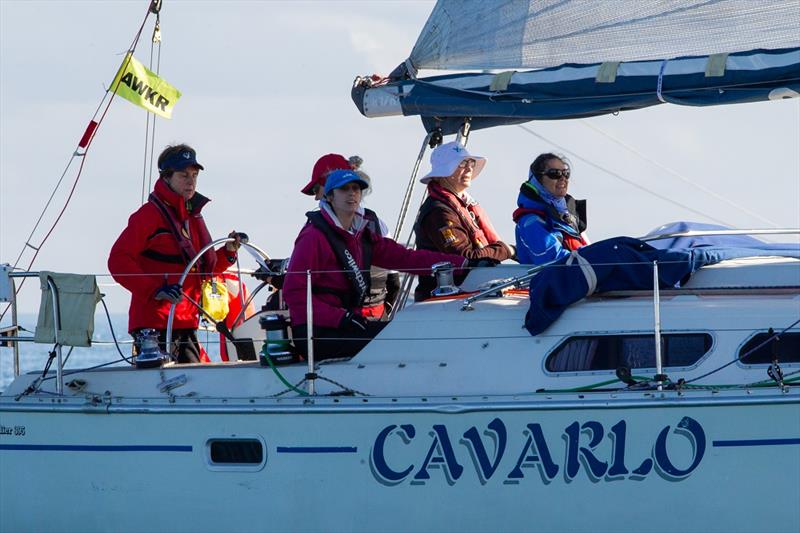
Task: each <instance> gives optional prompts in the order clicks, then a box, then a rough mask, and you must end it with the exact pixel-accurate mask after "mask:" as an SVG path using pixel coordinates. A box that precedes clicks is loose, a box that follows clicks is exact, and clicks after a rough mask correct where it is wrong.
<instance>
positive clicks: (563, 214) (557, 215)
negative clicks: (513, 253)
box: [514, 153, 587, 265]
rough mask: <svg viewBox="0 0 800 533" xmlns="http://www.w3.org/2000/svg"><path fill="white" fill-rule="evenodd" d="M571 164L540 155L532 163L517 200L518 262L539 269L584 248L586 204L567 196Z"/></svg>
mask: <svg viewBox="0 0 800 533" xmlns="http://www.w3.org/2000/svg"><path fill="white" fill-rule="evenodd" d="M569 179H570V164H569V160H568V159H567V158H566V157H564V156H559V155H555V154H552V153H546V154H541V155H540V156H539V157H537V158H536V159H535V160H534V161H533V163H531V168H530V173H529V174H528V181H526V182H525V183H523V184H522V186H521V187H520V191H519V197H518V198H517V206H518V207H517V210H516V211H514V222H516V224H517V229H516V236H517V258H518V259H519V262H520V263H523V264H532V265H541V264H544V263H548V262H550V261H553V260H556V259H560V258H562V257H564V256H566V255H568V254H569V253H570V252H571V251H572V250H577V249H578V248H580V247H581V246H584V245H586V244H587V243H586V239H585V238H584V237H583V235H582V234H583V232H584V231H585V230H586V200H576V199H574V198H573V197H572V196H570V195H569V194H567V189H568V188H569Z"/></svg>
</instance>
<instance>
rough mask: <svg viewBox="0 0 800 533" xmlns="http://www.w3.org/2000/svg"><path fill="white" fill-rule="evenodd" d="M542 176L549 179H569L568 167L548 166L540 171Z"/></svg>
mask: <svg viewBox="0 0 800 533" xmlns="http://www.w3.org/2000/svg"><path fill="white" fill-rule="evenodd" d="M542 176H547V177H548V178H550V179H551V180H557V179H560V178H564V179H567V180H568V179H569V169H568V168H564V169H561V168H548V169H547V170H545V171H544V172H542Z"/></svg>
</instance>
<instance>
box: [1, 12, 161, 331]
mask: <svg viewBox="0 0 800 533" xmlns="http://www.w3.org/2000/svg"><path fill="white" fill-rule="evenodd" d="M150 13H151V11H150V6H148V9H147V14H146V15H145V17H144V20H142V24H141V26H139V30H138V31H137V32H136V35H135V36H134V38H133V41H132V42H131V45H130V47H129V48H128V50H127V52H128V53H129V54H130V55H129V56H127V55H126V61H125V63H124V64H123V66H122V68H126V67H127V65H128V63H129V62H130V58H131V57H133V52H134V51H135V50H136V45H137V44H138V42H139V38H140V37H141V35H142V31H143V30H144V26H145V24H146V23H147V19H148V17H149V16H150ZM120 81H121V79H120V80H119V81H117V84H116V85H115V86H114V87H110V88H109V89H107V90H106V93H105V94H104V95H103V98H102V100H101V101H100V105H98V107H97V109H96V110H95V112H94V115H92V119H91V121H90V123H89V124H90V127H91V124H92V122H94V118H95V117H97V115H98V113H99V112H100V109H101V107H102V106H103V102H105V101H106V98H107V97H108V103H107V104H106V105H105V109H103V111H102V114H101V115H100V118H99V119H98V120H97V122H96V125H95V126H94V131H92V132H91V134H90V135H89V138H88V139H87V140H86V146H85V148H84V150H83V153H82V154H81V153H79V152H78V149H76V150H75V152H73V154H72V157H70V160H69V162H68V163H67V166H66V168H65V169H64V172H63V173H62V175H61V178H59V180H58V182H57V184H56V187H55V189H54V190H53V194H52V195H51V196H50V199H49V200H48V201H47V203H46V205H45V207H44V210H43V211H42V214H41V216H40V217H39V220H38V221H37V222H36V224H35V225H34V228H33V230H32V231H31V235H30V236H29V237H28V239H27V240H26V241H25V244H24V245H23V246H22V251H21V252H20V254H19V257H17V260H16V261H15V262H14V268H16V267H17V265H18V264H19V261H20V259H21V258H22V255H23V253H24V251H25V248H26V247H30V248H33V250H35V251H34V254H33V257H32V258H31V260H30V262H29V263H28V266H27V267H26V270H27V271H30V269H31V267H32V266H33V263H34V261H36V258H37V257H38V255H39V252H40V251H41V249H42V247H43V246H44V244H45V242H47V240H48V239H49V238H50V235H52V233H53V231H54V230H55V229H56V226H57V225H58V223H59V222H60V221H61V217H62V216H63V215H64V212H66V210H67V206H68V205H69V203H70V201H71V200H72V195H73V194H74V193H75V189H76V187H77V186H78V181H79V180H80V178H81V174H82V173H83V165H84V164H85V163H86V156H87V154H88V153H89V148H91V145H92V142H93V141H94V138H95V135H97V130H98V129H99V128H100V124H102V123H103V120H104V119H105V117H106V114H107V113H108V110H109V109H110V108H111V103H112V102H113V101H114V96H115V95H116V91H117V87H118V86H119V83H120ZM109 92H110V93H111V96H110V97H109V96H108V93H109ZM87 131H88V129H87ZM81 140H83V139H81ZM78 148H80V146H79V147H78ZM76 157H80V158H81V164H80V167H78V173H77V175H76V176H75V180H74V182H73V183H72V188H71V189H70V191H69V194H68V195H67V199H66V200H65V201H64V205H63V206H62V208H61V211H60V212H59V213H58V216H57V217H56V219H55V221H54V222H53V224H52V226H50V229H49V230H48V231H47V233H46V234H45V236H44V237H43V238H42V240H41V242H39V246H33V245H32V244H31V243H30V239H31V238H32V236H33V233H34V232H35V231H36V229H37V228H38V226H39V223H40V222H41V220H42V218H43V217H44V214H45V212H46V211H47V209H48V207H49V206H50V202H51V201H52V199H53V196H54V195H55V193H56V190H58V188H59V186H60V185H61V181H62V180H63V179H64V176H65V175H66V173H67V171H68V170H69V167H70V165H71V164H72V161H73V160H74V159H75V158H76ZM26 279H27V278H23V279H22V281H21V282H20V284H19V286H18V287H17V288H16V291H15V292H14V294H19V291H20V290H21V289H22V287H23V285H25V280H26ZM10 308H11V304H8V305H7V306H6V308H5V309H4V310H3V312H2V313H0V320H2V319H3V317H4V316H5V315H6V313H7V312H8V310H9V309H10Z"/></svg>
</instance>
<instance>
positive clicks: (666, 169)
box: [580, 120, 779, 228]
mask: <svg viewBox="0 0 800 533" xmlns="http://www.w3.org/2000/svg"><path fill="white" fill-rule="evenodd" d="M580 122H581V124H583V125H584V126H586V127H587V128H589V129H591V130H594V131H596V132H597V133H599V134H600V135H603V136H604V137H606V138H608V139H609V140H611V141H613V142H615V143H616V144H618V145H619V146H621V147H623V148H625V149H626V150H628V151H629V152H631V153H633V154H634V155H636V156H637V157H639V158H641V159H643V160H644V161H647V162H648V163H650V164H651V165H653V166H655V167H657V168H660V169H661V170H663V171H664V172H666V173H667V174H670V175H672V176H674V177H676V178H678V179H679V180H681V181H682V182H683V183H685V184H686V185H689V186H690V187H693V188H695V189H697V190H699V191H701V192H704V193H706V194H708V195H709V196H711V197H713V198H716V199H717V200H719V201H720V202H724V203H726V204H728V205H729V206H731V207H733V208H734V209H736V210H738V211H741V212H742V213H744V214H746V215H750V216H751V217H753V218H757V219H759V220H760V221H762V222H765V223H766V224H769V225H770V226H772V227H774V228H777V227H779V224H778V223H777V222H773V221H772V220H770V219H768V218H766V217H763V216H761V215H759V214H758V213H756V212H754V211H751V210H750V209H747V208H746V207H744V206H742V205H739V204H737V203H736V202H734V201H733V200H730V199H728V198H726V197H724V196H722V195H721V194H719V193H716V192H714V191H713V190H711V189H709V188H708V187H704V186H702V185H700V184H698V183H696V182H695V181H693V180H691V179H689V178H687V177H686V176H684V175H683V174H681V173H679V172H678V171H677V170H673V169H671V168H669V167H668V166H666V165H662V164H661V163H659V162H658V161H656V160H655V159H652V158H650V157H647V156H646V155H644V154H643V153H641V152H639V151H638V150H636V148H634V147H633V146H631V145H629V144H628V143H626V142H625V141H623V140H621V139H619V138H617V137H614V136H613V135H611V134H610V133H608V132H607V131H605V130H603V129H601V128H598V127H597V126H595V125H594V124H590V123H589V122H587V121H585V120H581V121H580Z"/></svg>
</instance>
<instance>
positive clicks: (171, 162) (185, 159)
mask: <svg viewBox="0 0 800 533" xmlns="http://www.w3.org/2000/svg"><path fill="white" fill-rule="evenodd" d="M192 166H194V167H197V168H199V169H200V170H205V167H203V165H201V164H200V163H198V162H197V154H196V153H195V151H194V150H191V149H188V150H181V151H180V152H175V153H174V154H170V155H169V157H166V158H165V159H164V160H163V161H161V164H160V165H158V170H159V171H160V172H164V171H165V170H183V169H185V168H187V167H192Z"/></svg>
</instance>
